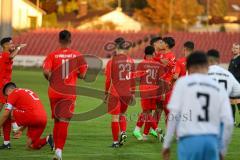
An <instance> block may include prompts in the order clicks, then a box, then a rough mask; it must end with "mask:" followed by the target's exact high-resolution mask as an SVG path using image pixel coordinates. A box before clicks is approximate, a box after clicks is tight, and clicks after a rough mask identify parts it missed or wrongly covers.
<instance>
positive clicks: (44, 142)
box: [31, 138, 47, 149]
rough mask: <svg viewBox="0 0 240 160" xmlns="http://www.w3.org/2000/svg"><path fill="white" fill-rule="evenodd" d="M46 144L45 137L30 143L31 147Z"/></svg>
mask: <svg viewBox="0 0 240 160" xmlns="http://www.w3.org/2000/svg"><path fill="white" fill-rule="evenodd" d="M46 144H47V140H46V138H42V139H38V140H36V141H35V142H33V143H32V146H31V147H32V148H33V149H41V148H42V147H43V146H45V145H46Z"/></svg>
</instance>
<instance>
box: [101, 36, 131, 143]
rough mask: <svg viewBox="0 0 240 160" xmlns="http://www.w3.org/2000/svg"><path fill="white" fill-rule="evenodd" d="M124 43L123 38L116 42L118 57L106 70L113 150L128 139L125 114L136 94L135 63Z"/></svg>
mask: <svg viewBox="0 0 240 160" xmlns="http://www.w3.org/2000/svg"><path fill="white" fill-rule="evenodd" d="M124 43H125V40H124V39H123V38H121V37H120V38H117V39H116V40H115V44H116V55H114V56H112V58H111V59H110V60H109V61H108V63H107V66H106V68H105V77H106V80H105V95H106V98H105V99H106V102H107V107H108V113H109V114H111V115H112V121H111V128H112V138H113V144H112V147H113V148H118V147H120V146H121V145H123V143H124V142H125V140H126V138H127V135H126V127H127V121H126V117H125V115H124V114H125V113H126V111H127V108H128V105H129V104H130V103H131V102H132V100H133V98H134V92H135V81H134V78H132V77H131V74H132V73H133V72H134V70H135V68H134V62H133V59H132V58H131V57H129V56H128V55H127V48H124ZM119 133H120V139H119Z"/></svg>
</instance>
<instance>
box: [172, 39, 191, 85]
mask: <svg viewBox="0 0 240 160" xmlns="http://www.w3.org/2000/svg"><path fill="white" fill-rule="evenodd" d="M193 50H194V43H193V42H192V41H187V42H185V43H184V45H183V53H184V57H182V58H179V59H178V60H177V62H176V66H175V70H174V73H175V74H174V76H173V81H176V80H177V79H178V78H179V77H183V76H185V75H186V74H187V71H186V57H187V56H188V55H189V54H191V53H192V52H193Z"/></svg>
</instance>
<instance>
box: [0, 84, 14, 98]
mask: <svg viewBox="0 0 240 160" xmlns="http://www.w3.org/2000/svg"><path fill="white" fill-rule="evenodd" d="M10 87H11V88H17V86H16V84H15V83H13V82H8V83H7V84H5V85H4V87H3V90H2V92H3V95H6V90H7V89H8V88H10Z"/></svg>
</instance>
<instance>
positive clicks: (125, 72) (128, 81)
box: [105, 54, 135, 96]
mask: <svg viewBox="0 0 240 160" xmlns="http://www.w3.org/2000/svg"><path fill="white" fill-rule="evenodd" d="M134 70H135V66H134V62H133V59H132V58H131V57H129V56H128V55H124V54H118V55H116V56H113V57H112V59H111V60H109V61H108V63H107V65H106V68H105V76H106V80H105V93H107V92H110V93H111V94H114V95H116V96H126V95H129V94H131V93H133V92H134V90H135V80H134V78H133V77H132V73H133V72H134Z"/></svg>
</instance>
